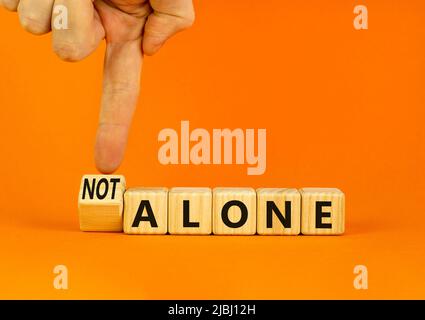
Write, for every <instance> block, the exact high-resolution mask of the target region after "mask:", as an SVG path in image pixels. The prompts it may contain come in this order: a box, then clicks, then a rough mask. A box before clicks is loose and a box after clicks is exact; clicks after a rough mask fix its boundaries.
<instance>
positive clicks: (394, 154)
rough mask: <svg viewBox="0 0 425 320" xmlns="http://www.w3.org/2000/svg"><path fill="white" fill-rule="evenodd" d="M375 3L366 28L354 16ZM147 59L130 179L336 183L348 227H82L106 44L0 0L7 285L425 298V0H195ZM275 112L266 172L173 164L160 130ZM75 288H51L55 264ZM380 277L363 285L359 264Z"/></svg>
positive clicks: (261, 123)
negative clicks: (239, 233)
mask: <svg viewBox="0 0 425 320" xmlns="http://www.w3.org/2000/svg"><path fill="white" fill-rule="evenodd" d="M356 4H367V6H368V9H369V30H367V31H356V30H354V28H353V19H354V16H355V15H354V14H353V8H354V6H355V5H356ZM195 6H196V13H197V21H196V23H195V25H194V27H193V28H192V29H190V30H189V31H186V32H184V33H181V34H179V35H178V36H176V37H175V38H173V39H172V40H171V41H170V42H169V43H167V45H166V46H165V47H164V48H163V49H162V50H161V51H160V52H159V53H158V54H157V55H156V56H154V57H151V58H146V59H145V62H144V70H143V76H142V93H141V98H140V102H139V107H138V110H137V113H136V118H135V121H134V123H133V126H132V131H131V134H130V141H129V145H128V150H127V154H126V159H125V161H124V163H123V165H122V167H121V168H120V170H119V172H118V173H120V174H124V175H125V176H126V178H127V184H128V186H133V187H134V186H168V187H171V186H210V187H214V186H251V187H261V186H266V187H273V186H283V187H306V186H320V187H326V186H330V187H339V188H341V189H342V190H343V191H344V192H345V193H346V197H347V207H346V213H347V226H346V227H347V233H346V235H344V236H341V237H304V236H300V237H261V236H252V237H219V236H206V237H196V236H126V235H124V234H106V233H83V232H80V231H79V228H78V215H77V195H78V188H79V183H80V179H81V176H82V175H83V174H86V173H93V172H95V167H94V161H93V148H94V138H95V131H96V126H97V117H98V107H99V101H100V92H101V69H102V60H103V51H104V48H103V47H102V48H99V50H98V51H97V52H96V53H95V54H94V55H92V56H91V57H89V58H88V59H87V60H85V61H83V62H81V63H77V64H69V63H65V62H61V61H60V60H59V59H58V58H57V57H56V56H55V55H54V53H52V51H51V48H50V36H49V35H47V36H43V37H35V36H32V35H29V34H27V33H25V32H24V31H23V30H22V29H21V28H20V27H19V23H18V19H17V16H16V14H11V13H8V12H6V11H5V10H1V11H0V37H1V44H0V58H1V59H0V119H1V126H0V135H1V139H0V150H1V151H0V152H1V159H0V167H1V168H0V173H1V177H2V179H3V183H2V187H1V192H0V214H1V216H0V218H1V224H0V257H1V258H0V298H53V299H59V298H126V299H133V298H137V299H157V298H162V299H178V298H182V299H185V298H192V299H197V298H216V299H229V298H233V299H239V298H243V299H245V298H247V299H248V298H249V299H298V298H306V299H310V298H322V299H329V298H334V299H345V298H347V299H357V298H365V299H370V298H414V299H416V298H422V299H424V298H425V249H424V248H425V246H424V244H425V232H424V225H425V201H424V200H423V199H424V190H425V171H424V166H425V141H424V140H425V139H424V138H425V126H424V121H425V104H424V103H425V90H424V88H425V2H424V1H423V0H417V1H414V0H409V1H405V0H393V1H387V0H385V1H384V0H382V1H377V0H375V1H340V0H333V1H331V0H321V1H308V2H307V1H292V0H291V1H290V0H285V1H282V0H275V1H272V0H267V1H246V0H245V1H240V0H238V1H236V0H235V1H225V0H214V1H196V2H195ZM181 120H190V124H191V127H192V128H196V127H202V128H206V129H208V130H212V129H213V128H226V127H229V128H266V129H267V157H268V160H267V171H266V173H265V174H264V175H262V176H247V175H246V167H245V166H236V165H235V166H231V165H227V166H224V165H222V166H213V165H211V166H193V165H186V166H185V165H180V166H163V165H161V164H159V162H158V160H157V152H158V148H159V146H160V144H159V143H158V141H157V135H158V132H159V131H160V130H161V129H163V128H167V127H171V128H175V129H176V130H179V128H180V121H181ZM58 264H65V265H66V266H67V267H68V269H69V290H67V291H58V290H55V289H54V288H53V284H52V283H53V278H54V274H53V267H54V266H55V265H58ZM356 264H364V265H366V266H367V267H368V269H369V289H368V290H363V291H359V290H355V289H354V288H353V279H354V275H353V268H354V266H355V265H356Z"/></svg>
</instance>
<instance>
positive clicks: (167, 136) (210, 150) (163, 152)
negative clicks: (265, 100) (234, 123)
mask: <svg viewBox="0 0 425 320" xmlns="http://www.w3.org/2000/svg"><path fill="white" fill-rule="evenodd" d="M189 125H190V123H189V121H181V125H180V136H179V133H178V132H177V131H175V130H174V129H170V128H166V129H162V130H161V131H160V132H159V134H158V141H161V142H165V143H164V144H163V145H162V146H161V147H160V148H159V150H158V161H159V162H160V163H161V164H163V165H168V164H190V163H192V164H195V165H199V164H216V165H218V164H240V165H242V164H249V165H251V166H252V167H249V168H248V169H247V174H248V175H262V174H263V173H264V172H265V171H266V167H267V164H266V161H267V155H266V154H267V146H266V144H267V141H266V140H267V137H266V129H258V130H257V144H255V140H256V139H255V135H256V134H255V130H254V129H246V130H245V131H244V130H242V129H240V128H237V129H234V130H230V129H213V131H212V138H211V136H210V133H209V132H208V131H207V130H205V129H202V128H197V129H194V130H192V131H190V128H189ZM191 144H192V146H191ZM255 149H257V155H256V154H255ZM234 150H235V152H233V151H234ZM233 153H235V157H234V156H233ZM233 158H235V159H233Z"/></svg>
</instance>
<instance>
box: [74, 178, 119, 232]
mask: <svg viewBox="0 0 425 320" xmlns="http://www.w3.org/2000/svg"><path fill="white" fill-rule="evenodd" d="M124 192H125V178H124V176H120V175H85V176H83V178H82V180H81V185H80V193H79V196H78V212H79V216H80V229H81V230H82V231H117V232H119V231H122V213H123V207H124V201H123V194H124Z"/></svg>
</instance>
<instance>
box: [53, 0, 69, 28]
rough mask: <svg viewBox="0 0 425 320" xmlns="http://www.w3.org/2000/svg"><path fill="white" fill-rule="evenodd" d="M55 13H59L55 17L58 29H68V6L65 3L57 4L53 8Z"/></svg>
mask: <svg viewBox="0 0 425 320" xmlns="http://www.w3.org/2000/svg"><path fill="white" fill-rule="evenodd" d="M53 14H55V15H57V16H56V17H54V18H53V27H54V28H55V29H56V30H67V29H68V8H67V7H65V6H64V5H62V4H60V5H56V6H55V8H54V9H53Z"/></svg>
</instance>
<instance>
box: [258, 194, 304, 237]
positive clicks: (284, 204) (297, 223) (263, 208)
mask: <svg viewBox="0 0 425 320" xmlns="http://www.w3.org/2000/svg"><path fill="white" fill-rule="evenodd" d="M268 216H269V217H268ZM270 217H271V219H270ZM281 219H282V220H283V222H282V221H281ZM300 228H301V195H300V193H299V192H298V190H297V189H287V188H259V189H257V233H258V234H260V235H298V234H299V233H300Z"/></svg>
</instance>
